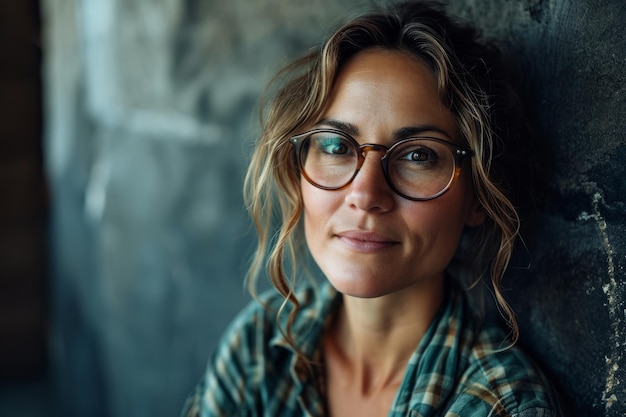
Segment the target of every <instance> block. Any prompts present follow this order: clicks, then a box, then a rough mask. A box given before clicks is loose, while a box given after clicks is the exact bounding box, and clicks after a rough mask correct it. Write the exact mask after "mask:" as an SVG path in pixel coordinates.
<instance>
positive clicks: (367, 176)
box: [345, 150, 395, 213]
mask: <svg viewBox="0 0 626 417" xmlns="http://www.w3.org/2000/svg"><path fill="white" fill-rule="evenodd" d="M383 155H384V150H368V151H367V152H366V154H365V160H364V161H363V165H362V166H361V168H360V170H359V172H358V173H357V175H356V177H354V180H352V182H351V183H350V185H349V186H348V193H347V194H346V197H345V201H346V203H348V205H349V206H350V207H353V208H356V209H359V210H364V211H368V212H379V213H384V212H387V211H389V210H391V209H392V208H393V206H394V204H395V198H394V192H393V190H392V189H391V188H390V187H389V184H388V183H387V179H386V178H385V174H384V172H383V168H382V165H381V163H380V158H381V157H382V156H383Z"/></svg>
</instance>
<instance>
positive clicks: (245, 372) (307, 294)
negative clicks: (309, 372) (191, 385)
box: [183, 287, 318, 417]
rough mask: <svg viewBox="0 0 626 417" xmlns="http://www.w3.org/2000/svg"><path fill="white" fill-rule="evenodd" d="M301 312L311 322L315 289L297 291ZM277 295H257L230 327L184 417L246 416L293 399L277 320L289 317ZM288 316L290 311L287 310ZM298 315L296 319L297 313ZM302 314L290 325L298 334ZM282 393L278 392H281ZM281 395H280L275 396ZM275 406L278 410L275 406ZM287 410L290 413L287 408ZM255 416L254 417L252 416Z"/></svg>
mask: <svg viewBox="0 0 626 417" xmlns="http://www.w3.org/2000/svg"><path fill="white" fill-rule="evenodd" d="M296 296H297V298H298V301H299V303H300V312H303V313H304V314H306V315H308V316H314V315H315V314H314V313H313V311H314V310H316V303H317V298H318V297H317V295H316V291H315V290H314V289H313V288H309V287H307V288H303V289H302V290H300V291H298V293H297V295H296ZM283 303H284V298H283V297H282V296H281V295H280V294H278V293H276V291H268V292H265V293H263V294H261V295H260V296H259V298H258V301H257V300H254V301H252V302H250V303H249V304H248V306H246V307H245V308H244V309H243V310H242V311H241V312H240V313H239V314H238V315H237V316H236V317H235V318H234V320H233V321H232V322H231V323H230V325H229V326H228V328H227V329H226V331H225V332H224V334H223V336H222V338H221V340H220V342H219V343H218V346H217V349H216V351H215V352H214V354H213V355H212V357H211V359H210V360H209V363H208V366H207V369H206V371H205V374H204V376H203V378H202V380H201V381H200V383H199V384H198V386H197V387H196V390H195V392H194V393H193V394H192V396H191V397H190V398H189V400H188V401H187V404H186V406H185V408H184V411H183V415H184V416H186V417H197V416H199V415H203V416H204V415H208V416H235V415H249V414H248V413H247V411H249V410H259V409H263V408H267V409H273V407H274V408H276V407H277V406H278V405H280V406H281V407H283V408H285V407H287V406H286V405H285V402H286V401H287V400H289V398H290V396H291V391H290V387H291V385H292V383H291V382H290V375H291V372H290V370H291V367H292V362H293V359H294V353H293V351H292V350H290V347H289V345H288V344H286V342H284V337H283V335H282V333H281V330H280V328H281V326H283V325H282V323H281V325H280V326H279V323H278V322H277V317H280V318H281V319H282V318H283V316H286V315H287V314H288V311H284V312H283V313H282V314H280V315H279V312H280V311H281V308H283ZM285 306H286V307H285V309H287V310H289V308H290V307H289V306H288V305H285ZM300 312H299V313H300ZM300 316H301V314H298V320H296V321H295V322H294V326H295V325H297V326H298V327H299V328H301V327H302V326H301V324H300V322H301V321H302V320H301V319H300ZM281 390H282V391H281ZM277 391H281V395H280V396H277V395H275V393H276V392H277ZM277 404H278V405H277ZM287 408H289V407H287ZM252 414H253V413H252Z"/></svg>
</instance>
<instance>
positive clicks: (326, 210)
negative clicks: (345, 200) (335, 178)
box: [301, 181, 341, 244]
mask: <svg viewBox="0 0 626 417" xmlns="http://www.w3.org/2000/svg"><path fill="white" fill-rule="evenodd" d="M301 191H302V204H303V209H304V231H305V236H306V239H307V242H308V243H309V244H310V243H311V242H310V240H311V239H315V238H316V237H317V236H320V235H321V233H322V232H323V231H324V230H325V229H326V226H327V224H328V221H329V218H330V217H331V216H332V214H333V213H334V212H335V211H336V210H337V209H338V207H339V206H340V205H341V196H340V195H341V192H340V191H326V190H320V189H319V188H316V187H314V186H312V185H311V184H309V183H308V182H306V181H303V182H302V185H301Z"/></svg>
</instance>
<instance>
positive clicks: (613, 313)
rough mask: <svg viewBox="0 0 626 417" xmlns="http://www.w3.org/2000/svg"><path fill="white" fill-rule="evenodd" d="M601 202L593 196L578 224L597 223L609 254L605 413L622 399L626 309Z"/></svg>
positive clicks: (606, 292) (599, 196) (604, 288)
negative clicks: (589, 209)
mask: <svg viewBox="0 0 626 417" xmlns="http://www.w3.org/2000/svg"><path fill="white" fill-rule="evenodd" d="M600 202H602V203H604V199H603V198H602V195H601V194H600V193H599V192H596V193H594V195H593V198H592V207H593V213H591V214H589V213H587V212H583V213H581V214H580V215H579V216H578V220H594V221H595V222H596V223H597V225H598V231H599V233H600V237H601V238H602V245H603V248H604V250H605V252H606V258H607V275H608V279H609V280H608V282H607V283H605V284H604V285H602V291H603V292H604V294H605V295H606V297H607V307H608V312H609V318H610V321H611V331H612V335H611V342H612V343H611V352H610V355H609V356H607V357H606V358H605V359H606V365H607V371H608V375H607V378H606V381H605V384H604V392H603V393H602V401H603V402H605V409H606V410H607V412H608V410H609V409H610V408H611V407H612V406H613V404H615V403H616V402H617V401H618V400H619V399H618V398H617V395H616V394H615V391H616V389H617V387H618V386H619V385H620V383H621V381H620V380H619V378H618V377H617V371H618V370H619V364H620V363H621V362H622V358H623V355H622V353H621V351H622V347H623V346H626V342H625V341H623V340H622V338H623V337H624V336H623V335H622V332H621V331H620V329H621V327H622V326H621V324H622V314H625V315H626V309H624V300H623V299H622V297H621V294H620V291H619V288H618V283H617V279H616V277H615V262H614V259H613V255H614V254H615V252H614V250H613V247H612V245H611V242H610V240H609V235H608V231H607V225H606V221H605V220H604V218H603V217H602V215H601V214H600V207H599V206H600Z"/></svg>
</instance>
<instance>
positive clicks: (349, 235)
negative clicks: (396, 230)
mask: <svg viewBox="0 0 626 417" xmlns="http://www.w3.org/2000/svg"><path fill="white" fill-rule="evenodd" d="M336 236H337V239H339V241H340V242H341V243H343V244H344V245H345V246H346V247H347V248H349V249H351V250H354V251H357V252H364V253H373V252H377V251H380V250H384V249H387V248H389V247H391V246H394V245H397V244H398V243H399V242H398V241H395V240H393V239H391V238H389V237H387V236H385V235H382V234H380V233H376V232H368V231H362V230H348V231H345V232H341V233H337V235H336Z"/></svg>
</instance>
